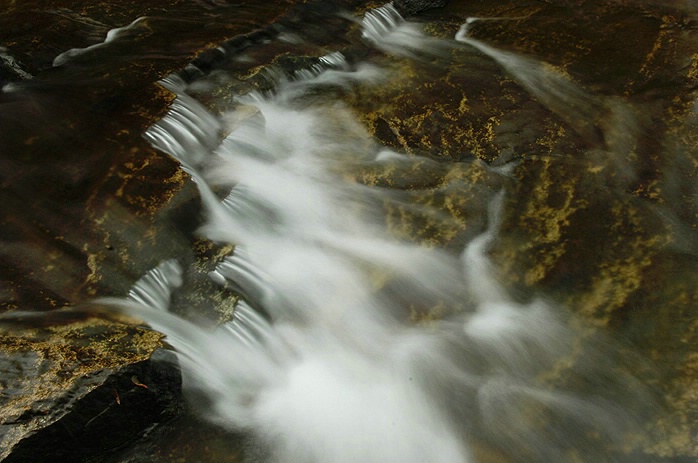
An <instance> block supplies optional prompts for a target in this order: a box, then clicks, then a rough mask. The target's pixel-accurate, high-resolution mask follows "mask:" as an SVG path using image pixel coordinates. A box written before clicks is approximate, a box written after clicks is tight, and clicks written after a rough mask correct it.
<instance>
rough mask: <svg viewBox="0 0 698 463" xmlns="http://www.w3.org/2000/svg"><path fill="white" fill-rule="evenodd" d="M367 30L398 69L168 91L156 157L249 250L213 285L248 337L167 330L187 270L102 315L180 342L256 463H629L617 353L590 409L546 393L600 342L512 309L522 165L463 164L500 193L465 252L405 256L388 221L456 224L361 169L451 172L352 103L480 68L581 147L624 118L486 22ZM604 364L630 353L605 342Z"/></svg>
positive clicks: (369, 67) (629, 417)
mask: <svg viewBox="0 0 698 463" xmlns="http://www.w3.org/2000/svg"><path fill="white" fill-rule="evenodd" d="M351 20H352V21H354V22H355V23H356V24H360V28H361V31H362V38H361V40H362V46H364V47H366V48H368V49H369V50H373V53H376V52H378V53H382V54H383V56H384V57H385V58H384V59H383V60H382V61H381V60H376V59H372V60H364V59H362V58H361V57H359V58H358V59H357V58H355V57H351V58H350V57H349V56H347V55H348V54H347V53H344V52H343V51H342V50H339V49H338V50H333V51H330V52H329V53H327V54H324V55H322V56H318V57H317V58H318V59H317V60H316V61H315V64H313V65H312V66H307V67H303V68H299V69H297V70H296V72H294V73H293V74H292V75H288V74H284V73H277V74H275V73H274V72H269V73H268V79H269V80H270V81H271V82H272V85H271V89H269V90H253V91H251V92H250V93H248V94H242V95H237V96H234V97H233V98H229V99H228V100H227V103H222V102H220V101H219V102H218V103H217V105H218V107H217V108H216V109H215V110H214V109H211V107H210V106H207V104H210V101H211V96H210V95H212V92H211V87H212V86H213V85H214V84H213V83H211V82H213V81H214V80H215V79H214V78H213V77H212V78H211V81H210V82H209V83H202V82H204V81H205V79H204V80H202V81H201V82H199V83H194V84H189V85H188V84H186V83H184V81H183V80H181V79H180V78H179V77H177V76H171V77H170V78H168V79H166V80H165V81H164V83H163V85H165V86H168V88H170V89H171V90H173V91H175V92H176V93H177V95H178V96H177V100H176V102H175V103H174V105H173V106H172V108H171V110H170V112H169V113H168V115H167V116H165V118H164V119H162V120H161V121H160V122H159V123H157V124H156V125H154V126H153V127H151V128H150V129H149V130H148V132H147V133H146V138H147V139H148V140H149V141H150V143H152V145H153V146H154V147H156V148H157V149H159V150H161V151H164V152H166V153H168V154H170V155H172V156H174V157H175V158H176V159H177V160H178V161H179V162H180V163H181V165H182V167H183V168H184V170H185V171H186V172H188V173H189V174H190V175H191V178H192V180H193V181H194V182H195V183H196V186H197V187H198V191H199V193H200V198H201V203H202V206H203V211H204V223H203V225H202V226H201V227H200V230H199V233H200V235H201V236H202V237H205V238H207V239H210V240H212V241H215V242H217V243H221V244H223V245H232V246H233V247H234V250H233V251H232V252H231V253H230V254H228V255H227V256H226V257H224V258H223V259H222V260H221V261H220V262H219V263H218V265H217V267H216V268H215V270H213V271H212V272H211V273H210V274H209V277H210V279H211V280H212V281H213V282H215V283H216V284H218V285H221V287H223V288H227V289H232V290H234V291H235V292H236V293H237V294H239V296H240V299H239V301H238V303H237V305H236V307H235V311H234V314H233V315H232V319H230V320H229V321H227V322H225V323H223V324H222V325H220V326H218V327H211V326H210V324H208V323H204V322H197V321H196V317H182V316H180V315H177V314H176V313H174V312H171V311H170V309H169V305H170V298H171V296H172V294H174V293H176V292H177V291H179V290H180V285H181V284H182V274H183V271H184V270H183V268H182V265H181V263H180V262H178V261H177V260H168V261H165V262H163V263H161V264H160V265H159V266H157V267H156V268H154V269H153V270H152V271H151V272H149V273H148V274H146V275H145V276H143V278H141V280H140V281H139V282H138V283H137V284H136V285H135V286H134V287H133V289H132V291H131V293H130V296H129V298H128V299H127V300H116V299H108V300H106V302H108V303H109V304H111V305H113V306H114V307H117V308H118V309H119V310H121V311H124V312H127V313H129V314H131V315H133V316H136V317H138V318H140V319H142V320H144V321H146V322H147V323H148V324H149V325H150V326H152V327H153V328H154V329H156V330H158V331H161V332H162V333H164V334H165V335H166V336H167V338H166V339H167V342H168V343H169V344H170V345H171V346H172V348H173V349H174V350H175V351H176V353H177V355H178V357H179V362H180V364H181V368H182V374H183V376H184V387H185V390H186V391H187V392H188V393H189V395H190V396H191V400H192V404H194V406H195V407H196V408H197V409H198V412H199V413H200V415H201V416H202V417H204V418H205V419H207V420H211V421H213V422H215V423H217V424H219V425H220V426H223V427H226V428H228V429H230V430H232V431H235V432H240V433H243V434H245V435H248V436H250V444H249V448H248V449H247V451H246V455H247V456H246V458H247V459H248V460H249V461H272V462H279V463H282V462H288V463H300V462H303V463H328V462H332V463H353V462H370V463H398V462H400V463H418V462H443V463H466V462H476V461H480V459H481V458H483V456H482V455H483V453H482V452H483V451H482V450H481V449H482V448H486V447H494V448H497V449H499V451H501V452H504V453H506V454H507V455H508V458H510V459H512V461H526V462H546V463H548V462H566V461H568V462H573V461H595V460H596V461H630V460H627V458H628V457H626V456H624V455H623V453H622V451H623V449H624V448H625V446H627V445H630V444H631V438H633V437H634V438H637V436H640V435H641V429H640V425H641V422H640V420H639V418H638V416H637V413H636V412H637V410H638V408H640V407H642V408H645V409H652V408H653V405H652V399H651V398H650V395H649V392H648V391H646V390H644V389H643V387H642V386H640V385H639V384H638V383H637V382H636V381H635V380H634V379H633V378H632V377H631V376H630V375H628V374H627V373H623V372H622V371H620V370H618V372H616V370H615V366H614V365H612V364H611V362H612V361H611V360H608V361H604V362H598V359H599V358H601V356H602V354H599V356H598V357H593V358H589V360H588V361H586V362H585V361H582V362H577V363H576V364H575V366H574V367H572V372H571V373H570V375H571V376H572V377H574V378H576V379H577V380H578V383H583V384H585V389H584V390H581V389H579V388H578V387H576V386H574V384H572V383H565V381H558V380H555V378H553V377H552V376H550V374H549V373H550V372H552V371H555V370H556V369H561V368H562V369H564V368H566V367H565V362H566V359H568V358H571V356H573V355H574V353H575V349H576V348H577V347H578V346H577V344H576V342H577V341H576V340H577V338H578V336H579V335H580V333H581V332H582V331H583V328H580V326H583V323H581V322H579V321H578V320H577V321H575V320H574V319H573V317H571V316H570V315H569V314H568V313H567V312H566V310H565V309H564V307H561V306H560V305H559V304H556V303H554V302H550V301H547V300H545V298H544V297H532V298H528V299H526V298H524V299H522V298H520V297H517V296H516V295H514V294H512V293H511V288H507V287H506V286H504V285H503V284H502V283H501V282H500V279H499V278H498V270H497V268H496V266H495V265H494V264H493V262H492V261H491V259H490V257H489V253H490V250H491V248H492V246H493V245H494V244H495V243H496V242H497V240H498V239H499V237H500V229H501V222H502V213H503V212H502V211H503V208H505V207H506V204H507V202H508V201H509V199H510V194H511V184H512V182H514V180H513V178H512V176H511V175H510V172H511V167H512V165H510V164H507V163H506V162H503V163H502V164H501V165H500V166H499V167H489V166H487V165H485V164H484V163H481V162H480V161H473V160H469V161H465V162H464V163H463V164H462V165H463V166H465V167H464V168H468V169H471V168H472V169H479V170H480V171H482V172H483V174H482V175H484V176H485V177H486V178H488V179H489V180H487V181H486V182H484V184H482V185H481V186H480V187H479V189H478V190H477V195H476V200H474V201H473V205H472V211H471V221H472V223H473V224H474V225H473V226H472V227H471V229H470V232H469V234H465V235H463V236H462V239H460V241H456V243H457V245H453V246H449V247H441V246H434V245H425V244H424V243H419V242H415V241H414V240H410V239H405V237H402V236H398V235H397V234H396V233H395V232H394V230H392V229H391V228H390V227H389V226H388V223H389V215H390V212H389V211H390V210H393V209H395V208H397V209H399V210H401V211H404V213H405V214H412V215H414V216H415V217H429V218H430V220H432V221H435V222H436V223H449V221H451V220H452V218H451V217H450V216H449V215H447V214H445V213H444V211H443V210H442V209H440V208H439V207H438V206H436V205H432V204H428V203H423V202H419V201H415V195H414V194H413V192H412V191H410V190H409V189H399V188H391V187H390V186H389V185H376V184H370V183H367V182H362V181H360V178H361V176H360V175H359V172H363V171H366V170H377V169H381V170H395V171H398V172H402V173H403V174H402V176H403V181H406V182H409V181H410V178H409V176H410V175H413V176H417V177H419V176H420V175H421V174H422V173H423V172H428V171H430V170H439V169H444V162H445V161H441V160H439V159H437V158H438V156H437V155H438V153H424V154H423V155H422V154H420V155H415V154H410V153H404V152H400V150H396V149H394V148H389V147H387V146H383V145H382V144H381V143H380V142H378V141H377V140H375V139H373V138H372V137H371V136H370V135H369V133H368V131H367V129H366V128H365V126H364V125H363V122H362V120H361V119H360V118H359V117H358V116H357V114H356V112H355V111H354V110H353V109H352V107H351V105H350V104H349V103H348V102H347V101H350V100H351V98H354V97H355V98H362V96H361V95H365V94H370V92H371V89H373V88H375V87H377V86H383V87H385V86H390V85H391V81H392V80H393V79H399V78H400V77H399V76H397V75H396V73H395V71H394V68H391V64H390V63H391V61H390V60H391V59H393V58H396V59H398V58H399V59H401V60H414V61H420V60H422V61H423V60H431V61H432V62H433V63H435V64H434V66H437V67H438V66H440V64H439V63H440V62H442V61H444V60H446V59H447V57H448V56H451V53H452V52H453V51H454V50H456V51H458V50H461V51H462V50H466V49H467V50H469V51H470V52H473V53H477V52H481V53H484V54H485V55H488V56H489V57H491V58H492V59H494V62H496V63H498V64H499V65H501V66H502V68H503V69H504V71H505V72H508V73H510V74H511V75H512V77H513V78H514V79H515V80H516V81H517V82H519V84H520V85H521V86H522V87H524V88H525V89H526V90H527V91H529V92H530V93H531V94H533V95H534V96H535V97H536V98H538V99H539V101H541V102H542V104H544V105H546V106H547V107H548V108H549V109H550V110H551V111H553V112H555V113H558V114H559V115H560V116H561V117H562V118H563V119H566V120H567V121H568V123H569V124H570V125H571V126H572V127H573V128H576V129H578V131H579V133H580V134H581V135H582V136H587V135H589V134H590V133H591V132H589V130H588V129H589V127H588V126H586V125H585V122H584V121H588V120H590V119H594V120H596V119H598V118H599V115H600V114H601V115H603V114H606V113H609V114H621V113H622V111H623V110H622V109H618V110H616V109H613V108H615V106H613V104H611V103H608V102H607V101H606V100H603V101H602V100H601V99H600V98H597V97H593V96H591V95H589V94H588V93H586V92H585V91H583V90H581V89H580V88H579V87H577V86H576V85H575V84H574V83H573V82H572V81H570V80H566V79H565V78H562V77H559V76H557V75H553V74H550V73H548V72H547V68H546V66H545V63H542V62H538V61H536V60H533V59H532V58H527V57H524V56H521V55H517V54H515V53H513V52H510V51H499V50H497V49H496V48H495V47H493V46H491V45H488V44H486V43H485V42H482V41H478V40H475V39H472V38H470V37H469V36H468V31H467V26H468V25H469V24H471V22H473V21H470V20H469V22H468V23H466V24H464V25H463V27H462V28H461V30H460V31H459V32H458V33H457V34H456V35H455V37H453V38H452V39H436V38H433V37H431V36H429V35H428V34H426V33H425V32H423V31H422V29H421V26H420V25H419V24H417V23H413V22H408V21H405V20H404V19H403V18H401V17H400V15H399V13H398V12H397V10H395V9H394V8H393V7H392V5H386V6H384V7H382V8H379V9H377V10H371V11H369V12H367V13H366V14H365V15H364V17H363V19H359V18H353V19H351ZM117 36H118V34H112V35H110V36H109V37H108V38H112V39H114V38H116V37H117ZM285 39H286V40H290V41H292V40H302V39H299V38H297V37H296V38H293V37H285ZM74 53H75V52H74ZM74 53H73V54H74ZM69 58H70V53H68V54H67V55H61V56H60V57H59V58H57V60H65V59H69ZM224 72H225V71H220V72H218V73H217V77H216V78H218V79H220V78H221V76H222V75H223V76H224ZM197 95H198V96H199V97H197ZM201 95H204V96H205V97H204V98H203V99H202V98H200V96H201ZM206 95H208V96H206ZM207 102H208V103H207ZM364 104H368V105H370V102H364ZM570 108H572V109H570ZM609 108H611V109H610V110H609ZM614 111H615V113H614ZM626 113H627V112H626ZM626 113H623V114H626ZM609 117H615V119H613V120H614V121H616V122H617V121H618V118H619V117H621V116H609ZM632 124H633V121H632V120H629V122H628V126H632ZM606 137H607V138H606V143H607V145H609V146H616V145H617V143H616V144H615V145H614V143H613V142H612V141H609V137H610V135H608V134H606ZM609 152H610V153H611V154H613V150H612V149H609ZM608 162H615V161H613V160H609V161H608ZM618 162H619V163H621V161H618ZM621 164H622V163H621ZM628 176H629V177H632V175H631V174H628ZM449 182H451V183H449ZM462 182H463V180H461V179H458V178H454V179H452V180H445V181H444V184H442V185H441V187H442V188H446V189H448V188H457V187H459V186H460V184H461V183H462ZM458 243H459V244H458ZM192 310H195V308H192ZM190 313H191V311H190ZM605 349H608V350H609V351H613V349H614V347H613V345H612V343H608V344H605V342H603V341H602V342H600V343H599V346H598V350H599V353H601V352H605ZM640 460H641V457H633V460H632V461H640ZM488 461H489V460H488ZM493 461H494V460H493Z"/></svg>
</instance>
